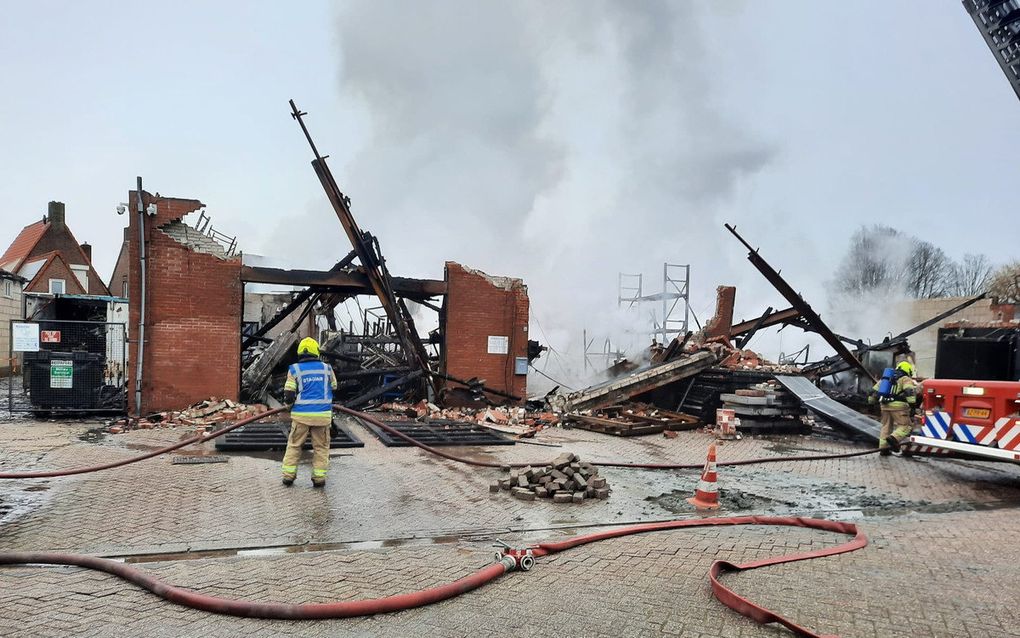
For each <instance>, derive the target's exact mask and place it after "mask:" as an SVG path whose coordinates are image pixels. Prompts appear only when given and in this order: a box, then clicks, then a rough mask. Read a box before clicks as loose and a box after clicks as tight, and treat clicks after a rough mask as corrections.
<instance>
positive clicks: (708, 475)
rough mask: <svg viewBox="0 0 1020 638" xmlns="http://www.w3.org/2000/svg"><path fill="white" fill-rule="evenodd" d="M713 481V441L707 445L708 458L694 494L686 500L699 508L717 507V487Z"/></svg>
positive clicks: (714, 479) (711, 508)
mask: <svg viewBox="0 0 1020 638" xmlns="http://www.w3.org/2000/svg"><path fill="white" fill-rule="evenodd" d="M715 481H716V474H715V443H713V444H711V445H709V446H708V460H707V461H705V469H704V470H703V471H702V472H701V481H699V482H698V489H696V490H694V496H693V497H691V498H689V499H687V502H688V503H690V504H691V505H693V506H694V507H696V508H697V509H699V510H714V509H719V488H718V487H716V484H715Z"/></svg>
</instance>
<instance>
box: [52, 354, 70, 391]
mask: <svg viewBox="0 0 1020 638" xmlns="http://www.w3.org/2000/svg"><path fill="white" fill-rule="evenodd" d="M73 384H74V363H73V362H72V361H56V360H54V361H50V387H51V388H70V387H72V386H73Z"/></svg>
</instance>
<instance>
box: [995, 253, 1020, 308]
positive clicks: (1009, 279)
mask: <svg viewBox="0 0 1020 638" xmlns="http://www.w3.org/2000/svg"><path fill="white" fill-rule="evenodd" d="M988 292H989V294H991V296H993V297H995V298H997V299H998V300H999V302H1000V303H1020V261H1014V262H1013V263H1010V264H1006V265H1005V266H1001V267H1000V268H999V269H998V270H996V271H995V272H994V273H993V274H992V275H991V276H990V277H989V278H988Z"/></svg>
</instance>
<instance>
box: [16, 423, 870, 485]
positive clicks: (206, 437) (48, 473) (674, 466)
mask: <svg viewBox="0 0 1020 638" xmlns="http://www.w3.org/2000/svg"><path fill="white" fill-rule="evenodd" d="M333 407H334V408H335V409H336V410H338V411H340V412H344V413H346V414H350V415H352V416H354V417H356V418H359V419H362V420H364V421H367V422H369V423H371V424H372V425H374V426H376V427H378V428H380V429H382V430H384V431H385V432H387V433H388V434H390V435H392V436H395V437H397V438H400V439H403V440H404V441H407V442H408V443H410V444H411V445H414V446H416V447H419V448H421V449H423V450H425V451H426V452H428V453H430V454H435V455H436V456H441V457H442V458H444V459H448V460H450V461H456V462H458V463H466V464H467V465H474V466H476V467H504V466H509V467H527V466H528V465H545V462H543V461H532V462H529V463H496V462H493V461H477V460H474V459H469V458H464V457H461V456H456V455H454V454H450V453H449V452H444V451H443V450H439V449H437V448H434V447H432V446H430V445H426V444H425V443H421V442H420V441H418V440H416V439H413V438H411V437H410V436H408V435H406V434H404V433H403V432H401V431H399V430H397V429H395V428H393V427H391V426H389V425H387V424H386V423H385V422H383V421H381V420H379V419H377V418H375V417H373V416H372V415H370V414H368V413H366V412H359V411H357V410H352V409H350V408H346V407H344V406H342V405H339V404H335V405H334V406H333ZM285 410H286V408H274V409H272V410H269V411H267V412H263V413H261V414H258V415H256V416H253V417H249V418H247V419H241V420H240V421H237V422H236V423H232V424H231V425H228V426H227V427H225V428H223V429H221V430H217V431H216V432H211V433H208V434H198V435H195V436H193V437H191V438H189V439H184V440H183V441H179V442H177V443H174V444H173V445H168V446H166V447H164V448H160V449H158V450H153V451H152V452H147V453H145V454H141V455H139V456H134V457H131V458H128V459H122V460H120V461H114V462H112V463H104V464H102V465H89V466H85V467H76V468H71V469H66V470H45V471H39V472H0V479H29V478H53V477H57V476H71V475H73V474H86V473H88V472H98V471H100V470H109V469H111V468H115V467H121V466H123V465H128V464H130V463H137V462H138V461H144V460H145V459H151V458H152V457H154V456H159V455H161V454H166V453H167V452H172V451H174V450H178V449H180V448H182V447H186V446H188V445H192V444H193V443H202V442H204V441H210V440H212V439H215V438H217V437H220V436H223V435H224V434H226V433H227V432H230V431H231V430H236V429H237V428H239V427H241V426H243V425H247V424H249V423H253V422H255V421H258V420H260V419H262V418H264V417H267V416H271V415H273V414H278V413H280V412H284V411H285ZM875 452H878V450H877V449H870V450H861V451H858V452H844V453H840V454H811V455H805V456H773V457H763V458H756V459H743V460H740V461H721V462H719V463H718V464H717V465H719V466H733V465H754V464H758V463H779V462H782V461H820V460H827V459H845V458H851V457H854V456H863V455H865V454H874V453H875ZM592 465H598V466H600V467H621V468H631V469H638V470H697V469H701V467H702V464H700V463H698V464H691V463H616V462H611V461H600V462H596V463H592Z"/></svg>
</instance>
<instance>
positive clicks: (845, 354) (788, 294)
mask: <svg viewBox="0 0 1020 638" xmlns="http://www.w3.org/2000/svg"><path fill="white" fill-rule="evenodd" d="M724 226H726V230H728V231H730V232H731V233H733V236H734V237H736V238H737V239H739V240H740V243H742V244H743V245H744V246H745V247H746V248H747V250H748V253H747V259H748V261H750V262H751V264H752V265H753V266H754V267H755V268H757V269H758V272H760V273H761V274H762V275H763V276H764V277H765V279H767V280H768V282H769V283H770V284H772V286H773V287H774V288H775V289H776V290H777V291H778V292H779V294H781V295H783V297H785V298H786V300H787V301H788V302H790V305H791V306H793V307H794V308H795V309H796V310H797V311H798V312H800V316H801V318H802V319H803V320H804V321H806V322H807V323H808V325H810V326H811V327H812V329H814V331H815V332H817V333H818V334H819V335H821V337H822V339H825V342H826V343H828V344H829V346H831V347H832V349H833V350H835V351H836V353H837V354H838V355H839V356H840V357H842V358H843V360H844V361H846V362H847V363H848V364H850V365H851V366H852V367H854V368H857V369H858V370H860V371H861V372H862V373H864V375H865V376H866V377H868V378H869V379H871V380H872V381H877V379H875V377H874V375H872V374H871V373H870V372H869V371H868V369H867V368H865V367H864V364H863V363H861V361H860V359H858V358H857V357H856V356H855V355H854V353H852V352H850V350H849V349H848V348H847V347H846V346H845V345H844V344H843V342H842V341H840V340H839V337H837V336H836V334H835V333H833V332H832V330H830V329H829V327H828V326H827V325H825V322H823V321H822V318H821V317H819V316H818V313H816V312H815V311H814V309H812V308H811V306H810V305H808V302H806V301H804V298H803V297H801V296H800V295H799V294H797V292H796V291H795V290H794V289H793V288H792V287H791V286H790V284H788V283H786V280H785V279H783V278H782V277H781V276H780V275H779V272H777V271H776V270H775V269H774V268H773V267H772V266H770V265H769V263H768V262H767V261H765V260H764V259H763V258H762V257H761V255H759V254H758V251H757V250H756V249H754V248H752V247H751V244H749V243H747V242H746V241H744V238H743V237H741V236H740V235H738V234H737V229H736V227H735V226H730V225H729V224H724Z"/></svg>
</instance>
